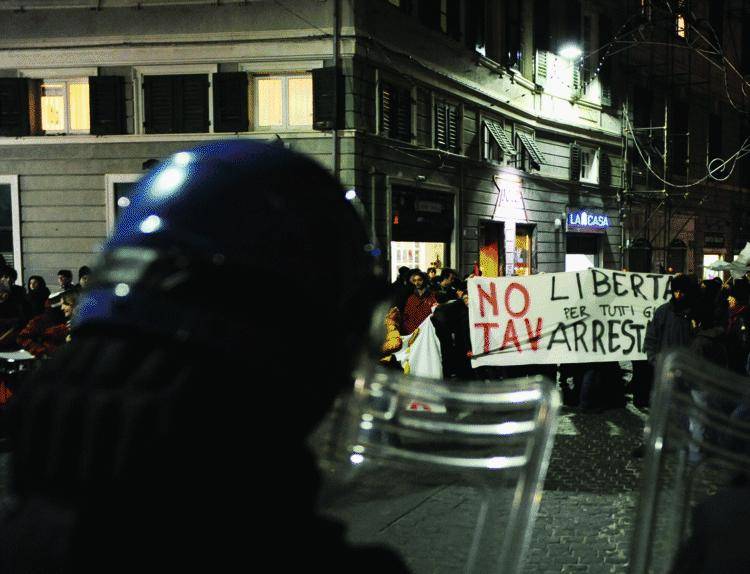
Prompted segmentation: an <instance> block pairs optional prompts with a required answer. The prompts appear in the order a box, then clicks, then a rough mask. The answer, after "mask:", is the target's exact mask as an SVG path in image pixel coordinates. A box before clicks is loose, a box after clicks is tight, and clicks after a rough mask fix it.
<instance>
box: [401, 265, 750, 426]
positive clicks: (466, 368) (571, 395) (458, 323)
mask: <svg viewBox="0 0 750 574" xmlns="http://www.w3.org/2000/svg"><path fill="white" fill-rule="evenodd" d="M470 276H471V275H469V276H467V277H465V278H464V280H461V279H459V276H458V274H457V273H456V271H455V270H453V269H442V270H439V271H438V270H436V269H434V268H430V269H428V270H427V272H426V273H425V272H423V271H421V270H420V269H409V268H408V267H401V268H400V269H399V274H398V278H397V279H396V281H394V282H393V283H392V285H391V293H392V301H393V307H392V308H391V311H390V313H389V317H390V322H391V324H392V325H394V330H396V329H397V330H398V332H399V333H400V335H408V334H411V333H413V332H414V331H415V330H416V329H417V328H418V327H419V325H421V324H422V322H423V321H424V320H425V319H427V318H428V317H430V320H431V321H432V324H433V325H434V327H435V333H436V335H437V337H438V339H439V341H440V348H441V355H442V357H441V358H442V363H443V365H442V367H443V377H444V378H445V379H451V378H459V379H480V380H481V379H487V378H500V379H502V378H507V377H517V376H523V375H529V374H544V375H546V376H548V377H550V378H551V379H552V380H555V381H558V382H559V385H560V388H561V391H562V394H563V401H564V404H566V405H567V406H570V407H578V408H580V409H581V410H582V411H589V412H600V411H602V410H605V409H608V408H615V407H623V406H625V404H626V394H632V396H633V403H634V405H635V406H636V407H638V408H647V407H648V406H649V402H650V393H651V388H652V386H653V372H654V367H655V365H656V361H657V359H658V357H659V355H660V354H661V353H662V352H664V351H667V350H671V349H674V348H685V349H688V350H690V351H691V352H692V353H694V354H696V355H698V356H700V357H702V358H704V359H705V360H706V361H708V362H710V363H711V364H715V365H718V366H721V367H724V368H728V369H730V370H732V371H734V372H736V373H739V374H741V375H746V376H747V375H750V281H749V280H748V278H747V277H743V278H737V279H729V280H727V281H725V282H724V281H722V280H721V279H720V278H714V279H706V280H703V281H701V282H699V281H698V280H697V279H696V278H695V277H694V276H691V275H684V274H677V275H674V276H673V277H672V280H671V292H672V295H671V298H670V300H669V301H668V302H667V303H664V304H663V305H661V306H660V307H659V308H657V309H656V310H655V312H654V316H653V319H652V320H651V322H650V323H649V324H648V327H647V329H646V336H645V339H644V351H645V353H646V357H647V360H645V361H634V362H622V363H618V362H602V363H583V364H581V363H575V364H566V365H557V366H556V365H527V366H520V367H519V366H516V367H482V368H481V369H472V366H471V360H470V356H471V344H470V338H469V318H468V299H467V294H466V280H467V279H468V277H470ZM386 360H387V362H389V363H390V364H395V365H394V366H396V367H398V366H399V365H398V364H397V363H396V361H395V359H394V358H393V356H392V355H388V356H387V357H386ZM748 412H750V407H749V408H748ZM748 416H749V417H750V415H748Z"/></svg>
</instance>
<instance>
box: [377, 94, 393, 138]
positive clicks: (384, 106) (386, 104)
mask: <svg viewBox="0 0 750 574" xmlns="http://www.w3.org/2000/svg"><path fill="white" fill-rule="evenodd" d="M394 98H395V93H394V89H393V86H391V85H390V84H382V85H381V87H380V135H383V136H385V137H387V138H389V137H393V136H392V135H391V131H392V130H393V121H392V115H393V105H394V103H395V102H394Z"/></svg>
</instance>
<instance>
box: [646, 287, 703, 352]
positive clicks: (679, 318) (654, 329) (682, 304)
mask: <svg viewBox="0 0 750 574" xmlns="http://www.w3.org/2000/svg"><path fill="white" fill-rule="evenodd" d="M671 290H672V298H671V299H670V300H669V301H668V302H667V303H664V304H663V305H661V306H660V307H658V308H657V309H656V311H654V317H653V319H652V321H651V322H650V323H649V324H648V327H647V328H646V337H645V339H644V342H643V350H644V351H645V352H646V358H647V360H648V362H649V363H650V364H651V365H653V366H656V361H657V359H658V357H659V355H660V354H661V353H664V352H666V351H669V350H672V349H676V348H680V347H689V346H690V343H691V341H692V340H693V325H692V320H693V306H694V305H695V303H696V296H697V294H698V284H697V281H696V279H695V277H693V276H692V275H683V274H682V273H678V274H677V275H675V276H673V277H672V281H671Z"/></svg>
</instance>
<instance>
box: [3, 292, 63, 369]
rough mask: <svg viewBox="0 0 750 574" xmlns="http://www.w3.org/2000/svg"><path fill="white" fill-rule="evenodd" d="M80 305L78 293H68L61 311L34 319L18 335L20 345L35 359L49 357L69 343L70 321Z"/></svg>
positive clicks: (53, 311) (51, 310)
mask: <svg viewBox="0 0 750 574" xmlns="http://www.w3.org/2000/svg"><path fill="white" fill-rule="evenodd" d="M77 304H78V291H66V292H65V293H64V294H63V296H62V303H61V305H60V309H55V308H51V309H48V310H47V311H46V312H45V313H43V314H42V315H38V316H37V317H34V318H33V319H32V320H31V321H29V322H28V324H27V325H26V327H24V328H23V329H22V330H21V332H20V333H19V334H18V344H19V345H21V347H22V348H24V349H26V350H27V351H28V352H29V353H31V354H32V355H34V356H35V357H48V356H50V355H52V354H53V353H54V352H55V351H56V350H57V349H58V348H60V347H61V346H62V345H64V344H65V343H66V342H67V341H68V337H69V335H70V319H71V318H72V316H73V311H74V310H75V307H76V305H77Z"/></svg>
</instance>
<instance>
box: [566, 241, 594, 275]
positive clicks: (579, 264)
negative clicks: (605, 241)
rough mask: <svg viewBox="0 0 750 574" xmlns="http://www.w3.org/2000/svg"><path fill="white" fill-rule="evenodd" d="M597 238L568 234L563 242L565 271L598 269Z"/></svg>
mask: <svg viewBox="0 0 750 574" xmlns="http://www.w3.org/2000/svg"><path fill="white" fill-rule="evenodd" d="M599 250H600V249H599V237H598V236H596V235H585V234H573V233H568V234H567V236H566V240H565V271H584V270H586V269H590V268H592V267H599V261H600V255H599Z"/></svg>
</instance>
